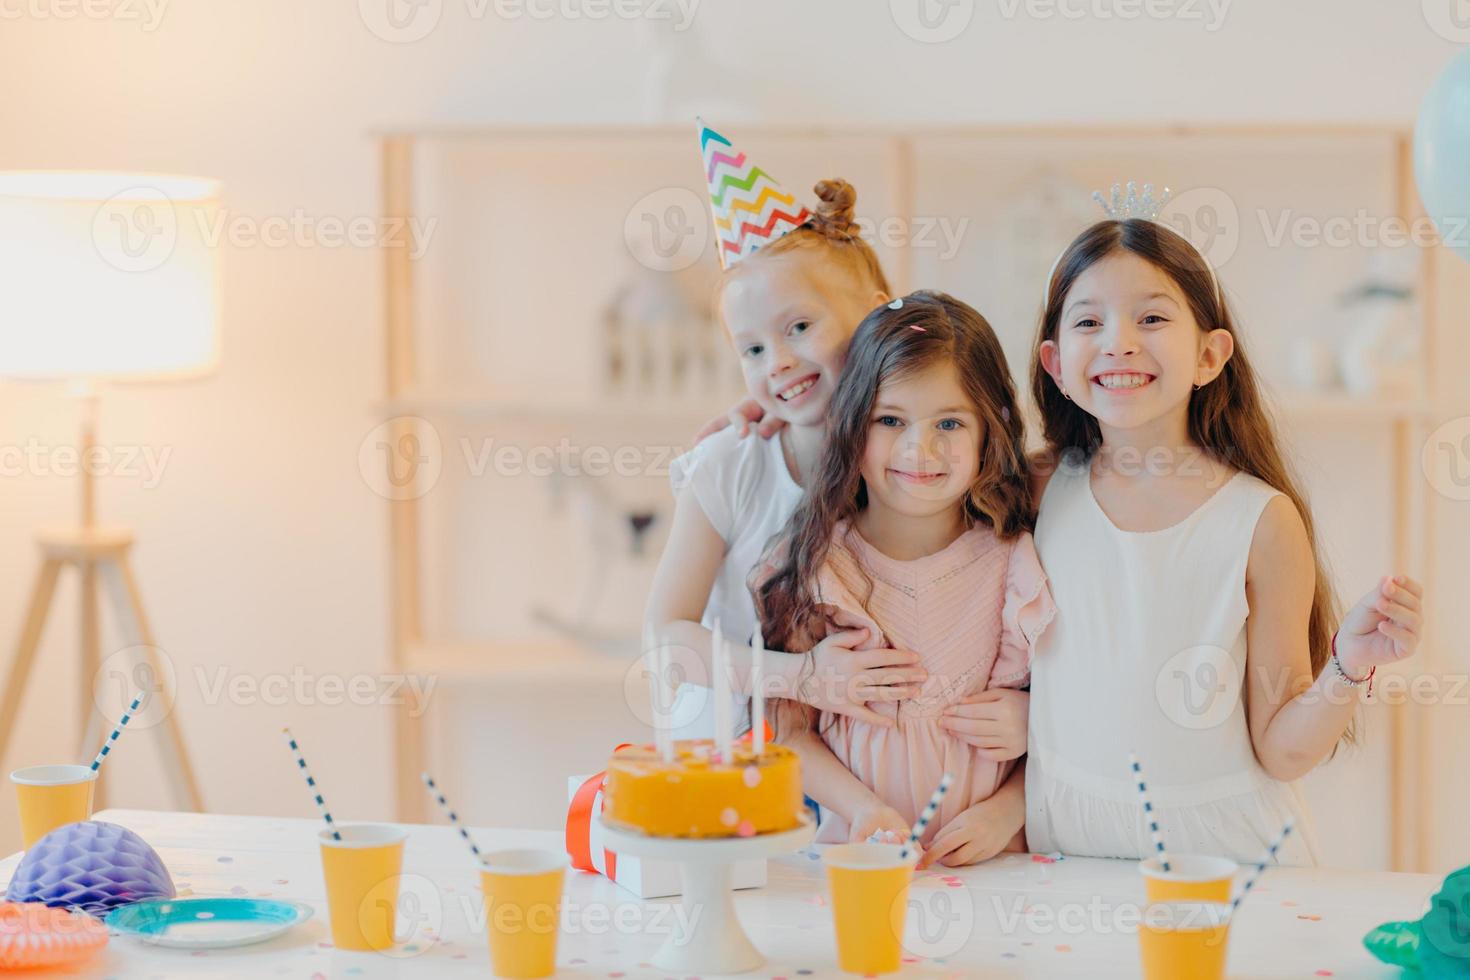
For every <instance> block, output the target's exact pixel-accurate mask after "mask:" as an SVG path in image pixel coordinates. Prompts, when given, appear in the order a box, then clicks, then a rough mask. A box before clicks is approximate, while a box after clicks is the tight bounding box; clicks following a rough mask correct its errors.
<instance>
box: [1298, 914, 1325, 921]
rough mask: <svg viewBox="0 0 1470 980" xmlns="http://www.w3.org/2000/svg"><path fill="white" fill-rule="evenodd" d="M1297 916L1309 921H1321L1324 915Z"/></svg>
mask: <svg viewBox="0 0 1470 980" xmlns="http://www.w3.org/2000/svg"><path fill="white" fill-rule="evenodd" d="M1297 918H1298V919H1306V920H1307V921H1308V922H1321V921H1322V917H1321V916H1320V915H1299V916H1297Z"/></svg>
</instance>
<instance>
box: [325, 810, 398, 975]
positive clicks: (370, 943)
mask: <svg viewBox="0 0 1470 980" xmlns="http://www.w3.org/2000/svg"><path fill="white" fill-rule="evenodd" d="M337 833H339V834H340V835H341V836H342V839H341V840H333V839H332V832H331V831H330V830H323V831H321V832H320V833H319V834H317V840H318V841H320V842H321V848H322V876H323V877H324V878H325V879H326V882H327V913H328V917H329V918H330V919H331V923H332V942H333V943H335V944H336V946H337V948H338V949H355V950H384V949H389V948H391V947H392V946H393V920H394V918H395V916H396V915H397V912H398V880H399V877H400V876H401V875H402V873H403V842H404V841H405V840H407V839H408V831H406V830H404V829H403V828H401V827H393V826H390V825H388V824H371V823H363V824H338V825H337Z"/></svg>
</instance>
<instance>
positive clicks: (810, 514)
mask: <svg viewBox="0 0 1470 980" xmlns="http://www.w3.org/2000/svg"><path fill="white" fill-rule="evenodd" d="M935 364H952V365H953V366H954V368H955V371H956V373H957V374H958V375H959V380H960V386H961V387H962V388H963V389H964V391H965V394H966V396H967V397H968V398H969V400H970V401H971V402H972V403H973V404H974V407H975V411H976V415H977V416H978V417H979V421H980V424H981V429H982V431H981V433H980V472H979V475H978V476H977V477H976V479H975V483H974V484H973V485H972V486H971V487H970V490H969V493H968V494H966V496H965V498H964V501H963V504H962V505H961V506H963V508H964V513H965V518H966V522H967V524H972V523H982V524H986V525H988V526H990V527H992V528H994V530H995V533H996V535H997V536H999V537H1001V538H1012V537H1015V536H1016V535H1017V534H1020V533H1021V532H1022V531H1025V530H1029V529H1030V528H1031V526H1032V524H1033V523H1034V518H1035V514H1034V511H1033V510H1032V505H1031V493H1030V489H1029V484H1028V475H1027V469H1026V455H1025V448H1024V447H1025V431H1024V426H1023V422H1022V419H1021V413H1020V411H1019V410H1018V409H1017V407H1016V392H1015V387H1014V385H1013V384H1012V382H1011V373H1010V370H1009V368H1007V366H1006V359H1005V353H1004V352H1003V351H1002V350H1001V346H1000V341H999V340H998V339H997V338H996V336H995V331H993V330H992V329H991V328H990V324H989V323H987V322H986V321H985V318H984V317H983V316H981V315H980V314H979V313H977V312H976V311H975V310H974V309H972V308H971V307H969V306H967V305H965V304H964V303H962V302H960V301H959V300H957V299H955V298H954V297H952V296H947V295H945V294H944V293H937V292H927V291H923V292H917V293H913V294H911V295H909V296H905V297H904V298H903V302H902V305H901V307H900V308H898V309H894V307H893V305H892V304H886V305H884V306H880V307H878V308H877V309H876V310H874V311H873V312H871V313H869V314H868V315H867V317H866V318H865V319H864V320H863V322H862V323H861V324H859V325H858V329H857V333H856V334H855V335H854V336H853V339H852V346H851V347H850V348H849V349H848V354H847V363H846V365H845V366H844V367H843V369H842V376H841V378H840V379H839V380H838V382H837V391H836V392H835V393H834V394H833V396H832V402H831V404H830V405H829V407H828V409H827V439H826V443H825V445H824V446H823V449H822V453H821V457H820V461H819V462H818V464H817V467H816V470H815V471H814V472H813V473H812V475H811V480H810V482H809V484H808V486H807V492H806V495H805V497H804V498H803V500H802V502H801V504H800V505H799V506H798V507H797V510H796V513H795V514H793V515H792V517H791V520H790V521H789V522H788V523H787V525H786V527H785V529H784V530H783V531H782V533H781V534H779V535H777V537H776V538H775V539H774V541H773V543H772V545H771V547H770V550H769V551H768V553H767V557H766V560H765V561H763V562H762V563H761V565H760V566H758V569H757V573H756V578H757V581H756V582H755V583H754V584H753V588H754V591H755V597H756V608H757V610H758V611H759V613H760V618H761V625H762V629H763V630H764V631H765V636H766V637H767V639H768V640H769V641H770V642H771V643H772V645H773V646H774V648H775V649H781V650H804V649H809V647H810V646H811V645H812V644H813V643H814V642H815V640H818V639H820V638H821V637H822V635H823V633H824V630H823V624H822V623H821V622H819V620H818V613H817V604H818V602H819V600H820V596H818V595H816V593H815V582H816V575H817V571H818V569H820V568H821V567H822V563H823V561H824V560H825V559H826V557H827V554H828V551H829V549H830V547H831V545H832V537H833V535H834V533H835V532H836V529H837V525H838V523H839V522H842V521H851V520H852V519H853V518H854V517H856V516H857V514H858V512H859V511H861V510H862V509H863V508H864V507H866V506H867V488H866V486H865V484H864V482H863V476H862V463H863V455H864V452H865V451H866V449H867V443H868V431H869V429H870V427H871V425H872V414H873V406H874V405H875V404H876V403H877V400H878V392H879V389H880V388H881V387H882V386H883V384H884V383H885V382H888V381H891V380H896V379H900V378H903V377H907V376H911V375H913V374H915V373H917V372H920V371H922V370H924V369H926V368H928V367H931V366H933V365H935ZM868 586H869V588H871V582H869V583H868Z"/></svg>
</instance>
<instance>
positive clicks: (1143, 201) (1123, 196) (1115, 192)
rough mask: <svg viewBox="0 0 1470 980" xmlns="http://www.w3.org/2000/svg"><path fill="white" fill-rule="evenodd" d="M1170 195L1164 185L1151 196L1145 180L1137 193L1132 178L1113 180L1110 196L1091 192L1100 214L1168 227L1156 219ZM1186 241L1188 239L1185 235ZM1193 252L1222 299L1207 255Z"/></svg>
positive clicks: (1056, 261) (1053, 266) (1049, 277)
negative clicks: (1162, 189) (1157, 192)
mask: <svg viewBox="0 0 1470 980" xmlns="http://www.w3.org/2000/svg"><path fill="white" fill-rule="evenodd" d="M1172 196H1173V192H1171V191H1170V190H1169V188H1167V187H1165V188H1164V192H1163V193H1162V194H1161V195H1159V196H1158V197H1154V185H1153V184H1144V185H1143V194H1142V195H1140V194H1139V193H1138V184H1137V183H1136V182H1135V181H1131V180H1130V181H1129V182H1128V183H1127V184H1126V185H1123V184H1114V185H1113V189H1112V194H1111V199H1109V198H1105V197H1103V196H1102V191H1093V192H1092V199H1093V200H1094V201H1096V202H1097V203H1098V205H1099V206H1100V207H1101V208H1102V209H1103V214H1104V215H1105V216H1106V217H1107V218H1109V219H1111V220H1113V221H1127V220H1129V219H1131V218H1141V219H1143V220H1144V221H1153V222H1155V223H1157V224H1161V225H1164V226H1165V227H1166V228H1167V227H1168V225H1167V223H1165V222H1162V221H1159V212H1161V211H1163V210H1164V205H1165V204H1168V203H1169V198H1170V197H1172ZM1180 237H1183V236H1180ZM1185 241H1189V240H1188V239H1187V238H1186V239H1185ZM1190 245H1191V247H1194V243H1192V242H1191V243H1190ZM1066 252H1067V250H1066V249H1065V248H1064V249H1062V251H1060V252H1058V253H1057V257H1056V258H1055V259H1053V260H1052V263H1051V269H1050V271H1048V272H1047V274H1046V293H1045V294H1044V295H1045V296H1046V297H1047V299H1050V297H1051V280H1052V277H1053V276H1055V275H1056V273H1057V265H1058V264H1059V263H1060V262H1061V261H1062V256H1063V255H1065V254H1066ZM1195 254H1197V255H1198V256H1199V257H1200V260H1201V261H1203V262H1204V264H1205V268H1206V269H1208V270H1209V271H1210V285H1211V286H1213V287H1214V293H1215V301H1216V302H1222V301H1223V299H1224V297H1223V296H1222V295H1221V293H1220V277H1219V276H1218V275H1216V274H1215V267H1214V266H1213V265H1211V264H1210V260H1209V258H1208V256H1206V255H1205V254H1204V253H1203V252H1201V251H1200V250H1199V249H1198V248H1195Z"/></svg>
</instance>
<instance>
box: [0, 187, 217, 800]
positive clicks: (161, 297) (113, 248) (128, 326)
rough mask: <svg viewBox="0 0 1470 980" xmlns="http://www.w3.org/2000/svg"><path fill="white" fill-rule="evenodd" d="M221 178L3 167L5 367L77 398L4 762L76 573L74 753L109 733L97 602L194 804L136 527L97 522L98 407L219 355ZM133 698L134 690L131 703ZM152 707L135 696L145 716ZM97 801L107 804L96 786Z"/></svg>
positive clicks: (5, 700) (11, 705)
mask: <svg viewBox="0 0 1470 980" xmlns="http://www.w3.org/2000/svg"><path fill="white" fill-rule="evenodd" d="M219 210H220V208H219V185H218V183H217V182H215V181H212V180H206V179H203V178H192V177H167V176H160V175H153V174H103V173H82V172H51V173H0V281H3V282H4V288H3V289H0V340H3V346H0V376H4V377H6V378H9V379H22V380H26V381H51V382H65V383H67V384H69V386H70V390H71V392H72V394H73V395H75V396H76V397H77V400H78V403H79V404H80V406H81V412H82V424H81V439H80V442H79V444H78V447H77V448H78V455H77V459H78V462H79V466H78V469H79V470H80V483H81V485H80V497H81V508H80V514H79V520H78V523H77V524H76V525H75V526H72V527H67V528H63V529H60V530H48V531H42V532H40V533H39V534H38V535H37V538H36V540H37V543H38V545H39V546H40V551H41V564H40V570H39V572H38V574H37V576H36V580H35V584H34V586H33V587H32V590H31V594H30V601H29V603H28V605H27V607H26V612H25V618H24V621H23V622H22V625H21V631H20V639H19V641H18V643H17V644H16V648H15V653H14V656H13V658H12V660H11V662H10V664H9V667H8V670H7V673H6V675H5V679H4V687H3V689H0V761H3V759H4V757H5V752H6V749H7V748H8V747H9V743H10V737H11V735H12V734H13V729H14V727H15V724H16V719H17V716H18V714H19V708H20V702H21V697H22V695H23V693H24V691H25V685H26V681H27V679H28V677H29V675H30V673H31V669H32V667H33V666H34V665H35V660H36V653H37V651H38V649H39V647H40V642H41V633H42V629H43V628H44V626H45V623H46V617H47V613H48V612H49V611H50V607H51V605H52V600H53V598H54V596H55V590H56V584H57V580H58V579H59V578H60V576H61V573H62V572H63V571H64V570H65V569H67V568H68V567H70V568H73V569H75V570H76V571H77V573H78V574H79V576H80V585H81V588H80V597H81V618H80V640H81V643H80V646H81V649H80V662H79V667H80V678H81V680H80V683H79V694H80V695H81V698H80V711H81V719H80V722H81V723H80V731H79V732H78V739H79V743H78V752H77V760H78V761H83V760H84V759H85V758H87V757H88V756H90V755H91V753H92V752H94V751H96V747H97V745H98V744H99V743H100V741H101V738H102V736H103V735H105V734H106V728H105V727H104V726H105V724H106V719H104V718H103V717H102V715H101V713H100V711H99V710H98V709H97V706H96V704H95V698H94V696H93V684H94V681H95V680H96V675H97V671H98V670H99V668H100V666H101V663H102V661H101V659H100V656H99V654H100V648H101V635H100V628H99V627H100V618H99V600H100V598H101V595H103V594H105V595H106V597H107V599H108V601H109V603H110V605H111V607H112V609H113V612H114V614H115V616H116V619H117V624H118V627H119V630H120V632H121V634H122V638H123V640H124V641H125V643H126V644H127V646H130V647H136V648H139V649H140V650H141V651H142V657H143V660H142V662H143V663H146V664H147V670H146V671H144V672H143V676H144V677H147V676H148V674H149V673H151V675H152V678H153V681H152V683H151V684H150V685H149V686H148V688H146V689H145V690H144V691H143V692H142V693H143V694H144V696H145V698H149V699H153V698H158V699H161V700H162V711H163V714H164V718H163V727H162V730H161V733H162V736H163V737H162V740H161V741H162V748H163V754H164V760H163V762H164V764H163V770H164V773H165V776H166V778H167V780H168V782H169V784H170V788H171V789H172V791H173V796H174V799H175V802H176V803H177V805H178V806H179V807H180V808H181V809H191V810H199V809H202V803H201V801H200V797H199V786H198V782H197V781H196V780H195V777H194V770H193V767H192V765H191V764H190V762H189V755H188V751H187V748H186V746H185V744H184V740H183V737H182V733H181V731H180V726H179V720H178V717H177V715H176V714H175V712H174V710H173V708H174V691H173V690H172V689H171V685H170V682H169V674H168V673H167V672H165V671H164V670H162V669H161V665H160V664H159V662H158V654H157V650H156V649H155V647H154V637H153V631H152V628H151V626H150V624H149V621H148V617H147V615H146V614H145V612H144V609H143V602H142V598H141V594H140V592H139V589H138V583H137V580H136V578H135V577H134V575H133V569H132V563H131V561H130V560H129V552H130V550H131V548H132V545H133V540H134V538H133V534H132V532H131V531H129V530H127V529H124V528H116V527H104V526H102V525H99V524H98V523H97V512H96V475H97V474H96V469H97V468H98V461H99V460H101V459H103V458H104V456H102V455H99V450H98V448H97V441H96V433H97V408H98V401H99V393H100V390H101V388H102V387H103V386H105V385H109V384H114V383H117V384H125V383H135V382H159V381H168V380H177V379H185V378H194V377H199V376H200V375H203V374H208V373H210V372H212V371H213V370H214V369H215V367H216V365H217V363H218V357H219V343H218V335H219V309H218V279H219V273H218V249H217V248H216V247H215V245H216V244H217V243H216V242H214V240H213V239H212V237H211V236H210V234H209V231H210V229H212V228H216V227H217V222H218V217H219ZM124 703H126V702H124ZM147 711H148V708H147V707H146V706H145V707H144V708H142V709H140V712H139V713H140V715H141V714H145V713H146V712H147ZM95 806H96V808H97V809H102V807H103V806H104V803H103V787H102V785H101V784H98V786H97V787H96V796H95Z"/></svg>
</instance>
